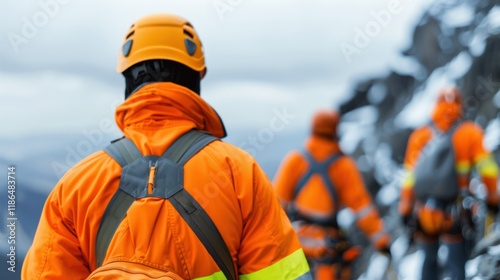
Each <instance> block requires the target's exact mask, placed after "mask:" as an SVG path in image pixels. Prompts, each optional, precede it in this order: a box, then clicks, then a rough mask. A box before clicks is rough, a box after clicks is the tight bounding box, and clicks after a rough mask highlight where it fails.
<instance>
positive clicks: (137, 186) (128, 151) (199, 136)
mask: <svg viewBox="0 0 500 280" xmlns="http://www.w3.org/2000/svg"><path fill="white" fill-rule="evenodd" d="M215 140H217V138H216V137H214V136H212V135H209V134H207V133H203V132H200V131H196V130H191V131H189V132H188V133H186V134H184V135H182V136H181V137H180V138H179V139H177V140H176V141H175V142H174V143H173V144H172V145H171V146H170V147H169V149H167V151H166V152H165V153H164V154H163V155H162V156H161V157H158V156H142V154H141V152H140V151H139V150H138V149H137V147H136V146H135V145H134V143H133V142H132V141H130V140H129V139H127V138H123V139H121V140H119V141H117V142H115V143H112V144H111V145H109V146H108V147H106V148H105V152H106V153H108V154H109V155H110V156H111V157H112V158H113V159H115V160H116V162H118V163H119V164H120V165H121V166H122V177H121V178H120V187H119V189H118V190H117V192H116V193H115V195H114V196H113V197H112V199H111V201H110V203H109V204H108V206H107V208H106V210H105V212H104V215H103V218H102V220H101V225H100V227H99V231H98V233H97V238H96V261H97V267H99V266H101V265H102V263H103V260H104V257H105V256H106V252H107V250H108V247H109V244H110V242H111V240H112V238H113V236H114V234H115V232H116V230H117V228H118V226H119V225H120V223H121V222H122V221H123V219H124V218H125V216H126V213H127V211H128V209H129V207H130V206H131V205H132V203H134V201H135V200H136V199H139V198H144V197H160V198H164V199H168V200H169V201H170V202H171V203H172V205H173V206H174V208H175V209H176V210H177V211H178V212H179V214H180V215H181V216H182V217H183V219H184V220H185V221H186V222H187V224H188V225H189V226H190V227H191V229H192V230H193V231H194V233H195V234H196V235H197V237H198V238H199V239H200V240H201V241H202V243H203V245H204V246H205V248H206V249H207V251H208V252H209V253H210V255H211V256H212V257H213V259H214V260H215V262H216V263H217V265H218V266H219V268H220V269H221V270H222V272H223V273H224V275H225V276H226V278H227V279H236V273H235V271H234V264H233V261H232V257H231V254H230V252H229V249H228V248H227V245H226V244H225V242H224V240H223V239H222V236H221V235H220V233H219V231H218V230H217V227H216V226H215V224H214V223H213V221H212V220H211V219H210V217H209V216H208V214H207V213H206V212H205V210H204V209H203V208H202V207H201V206H200V205H199V204H198V202H196V200H195V199H194V198H193V197H192V196H191V195H190V194H189V193H188V192H187V191H186V190H185V189H184V168H183V166H184V164H185V163H186V162H187V161H188V160H189V159H190V158H191V157H193V156H194V155H195V154H196V153H198V152H199V151H200V150H201V149H203V148H204V147H205V146H206V145H208V144H209V143H211V142H212V141H215ZM151 176H153V179H151ZM146 186H148V187H146Z"/></svg>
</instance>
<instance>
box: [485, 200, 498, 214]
mask: <svg viewBox="0 0 500 280" xmlns="http://www.w3.org/2000/svg"><path fill="white" fill-rule="evenodd" d="M486 207H487V208H488V212H490V213H492V214H493V215H495V216H496V215H497V214H498V204H496V203H492V204H490V203H487V204H486Z"/></svg>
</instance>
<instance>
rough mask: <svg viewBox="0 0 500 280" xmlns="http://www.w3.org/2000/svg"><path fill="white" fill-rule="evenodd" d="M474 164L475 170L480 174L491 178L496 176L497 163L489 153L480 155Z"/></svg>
mask: <svg viewBox="0 0 500 280" xmlns="http://www.w3.org/2000/svg"><path fill="white" fill-rule="evenodd" d="M476 164H477V170H478V171H479V174H481V176H485V177H493V178H496V177H497V176H498V165H497V163H496V162H495V160H494V159H493V157H492V156H491V155H488V156H485V157H482V158H481V159H479V160H478V161H477V163H476Z"/></svg>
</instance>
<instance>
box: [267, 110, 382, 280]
mask: <svg viewBox="0 0 500 280" xmlns="http://www.w3.org/2000/svg"><path fill="white" fill-rule="evenodd" d="M337 123H338V115H337V114H336V113H334V112H328V111H327V112H322V111H320V112H318V113H317V114H316V115H315V117H314V119H313V125H312V126H313V129H312V130H313V133H312V135H311V137H310V138H309V139H308V140H307V141H306V143H305V150H306V152H307V153H309V154H310V155H311V156H312V157H313V158H314V159H315V160H316V161H317V162H322V161H324V160H326V159H327V158H329V157H331V156H332V155H335V154H339V155H340V156H339V157H338V159H337V160H336V161H334V162H333V163H332V164H331V165H330V166H329V167H328V179H330V180H331V181H332V182H333V185H334V187H335V192H336V194H337V197H338V203H339V204H341V205H335V199H334V198H333V197H332V195H331V193H330V192H329V190H328V188H327V186H326V184H325V182H324V181H323V179H322V178H321V176H319V175H318V174H315V175H312V176H311V178H310V179H309V180H308V182H307V183H305V185H304V186H303V188H302V190H301V191H300V192H299V193H298V194H297V195H296V197H295V198H294V192H295V191H296V189H297V187H298V184H299V182H300V181H301V179H302V177H303V176H304V175H305V174H306V173H307V172H308V170H309V168H310V166H309V164H308V161H307V160H306V158H305V157H304V155H303V153H301V152H299V151H292V152H290V153H289V154H288V155H287V156H286V158H285V159H284V160H283V162H282V163H281V165H280V168H279V170H278V172H277V174H276V176H275V178H274V180H273V183H274V186H275V190H276V192H277V194H278V196H279V198H280V200H281V202H282V204H283V206H284V207H285V209H286V208H288V207H289V206H290V204H293V205H294V208H295V209H296V211H297V213H298V216H300V218H305V219H307V220H310V221H312V223H306V224H305V225H299V228H298V229H297V231H298V234H299V240H301V244H302V247H303V248H304V251H305V252H306V256H308V258H309V259H310V260H311V261H312V262H314V259H321V258H322V257H323V256H324V255H325V254H327V253H328V252H327V251H328V250H329V248H325V247H327V246H321V245H325V244H324V239H325V237H332V235H335V234H336V233H335V232H338V231H337V230H336V228H335V227H336V225H328V224H325V223H322V222H319V221H331V220H332V217H333V216H334V215H336V211H335V210H336V209H338V208H340V206H342V207H343V206H347V207H349V208H351V209H352V210H353V211H354V212H355V213H356V215H357V225H358V226H359V228H360V229H361V230H362V231H363V232H364V233H365V234H366V235H367V236H368V237H369V239H370V240H371V242H372V243H373V245H374V246H375V247H376V248H377V249H386V250H387V247H388V246H389V239H390V236H389V235H388V234H387V233H386V232H385V230H384V223H383V221H382V220H381V219H380V217H379V215H378V212H377V209H376V207H375V205H374V204H373V203H372V199H371V197H370V194H369V193H368V192H367V191H366V189H365V186H364V183H363V179H362V176H361V174H360V173H359V171H358V169H357V167H356V164H355V161H354V160H353V159H352V158H350V157H349V156H346V155H344V154H342V151H341V150H340V147H339V143H338V141H337V140H336V139H335V134H336V127H337ZM300 218H299V219H300ZM315 221H318V223H316V222H315ZM311 224H312V225H311ZM331 228H334V230H333V231H332V230H331ZM329 232H332V234H331V235H330V234H329ZM333 238H335V237H333ZM320 248H321V249H320ZM344 257H347V258H349V256H344ZM311 269H313V267H311ZM336 270H337V265H336V264H332V263H328V262H326V263H321V262H320V264H319V265H318V266H316V269H315V271H314V272H315V273H313V274H315V279H337V278H336V277H335V275H337V271H336ZM340 274H343V275H342V276H341V277H340V278H339V279H349V277H350V275H349V272H348V271H343V272H342V273H340Z"/></svg>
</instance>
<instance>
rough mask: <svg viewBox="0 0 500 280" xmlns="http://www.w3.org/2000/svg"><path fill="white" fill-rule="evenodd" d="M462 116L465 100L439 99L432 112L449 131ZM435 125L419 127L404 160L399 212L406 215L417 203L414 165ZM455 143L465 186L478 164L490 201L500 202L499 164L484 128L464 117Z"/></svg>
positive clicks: (436, 121) (440, 126) (439, 126)
mask: <svg viewBox="0 0 500 280" xmlns="http://www.w3.org/2000/svg"><path fill="white" fill-rule="evenodd" d="M460 117H461V104H460V103H454V104H447V103H445V102H438V103H437V104H436V107H435V108H434V112H433V114H432V122H433V124H434V125H435V127H436V128H437V129H439V130H441V131H448V130H449V129H450V128H451V127H452V126H453V125H454V124H455V123H456V122H457V121H459V119H460ZM432 134H433V132H432V128H431V127H430V126H429V125H425V126H423V127H420V128H418V129H416V130H415V131H414V132H413V133H412V134H411V135H410V138H409V140H408V145H407V148H406V155H405V160H404V172H405V174H404V179H403V183H402V188H401V198H400V202H399V212H400V213H401V215H403V216H407V215H410V214H411V212H412V211H413V207H414V203H415V194H414V190H413V185H414V183H415V177H414V174H413V172H414V169H415V166H416V164H417V160H418V157H419V155H420V153H421V152H422V149H423V148H424V147H425V146H426V145H427V143H428V142H429V141H430V140H431V138H432ZM452 145H453V150H454V152H455V164H456V165H455V168H456V171H457V174H458V183H459V186H457V188H460V189H461V190H467V189H468V187H469V179H470V178H469V177H470V173H471V171H472V167H474V166H476V167H477V169H478V171H479V175H480V176H481V178H482V181H483V182H484V184H485V186H486V189H487V193H488V196H487V203H488V204H491V205H497V204H498V203H499V201H500V200H499V196H498V193H497V179H498V166H497V164H496V162H495V160H494V159H493V157H492V156H491V155H490V153H489V152H488V151H487V150H486V149H485V147H484V146H483V130H482V129H481V127H479V126H478V125H476V124H474V123H473V122H471V121H464V122H462V123H461V124H459V126H458V127H457V128H456V130H455V132H454V134H453V135H452Z"/></svg>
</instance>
